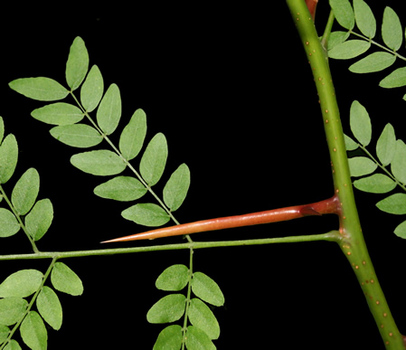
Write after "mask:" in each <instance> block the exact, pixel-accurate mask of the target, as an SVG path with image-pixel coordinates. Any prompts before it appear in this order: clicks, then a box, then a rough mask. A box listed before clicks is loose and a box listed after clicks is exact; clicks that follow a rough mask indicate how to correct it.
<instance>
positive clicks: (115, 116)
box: [96, 84, 121, 135]
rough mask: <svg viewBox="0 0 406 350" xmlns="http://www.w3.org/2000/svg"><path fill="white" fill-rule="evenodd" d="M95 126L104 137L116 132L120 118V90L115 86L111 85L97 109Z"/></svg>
mask: <svg viewBox="0 0 406 350" xmlns="http://www.w3.org/2000/svg"><path fill="white" fill-rule="evenodd" d="M96 118H97V124H98V125H99V126H100V129H102V130H103V132H104V133H105V134H106V135H110V134H112V133H113V132H114V130H116V128H117V126H118V123H119V121H120V118H121V97H120V90H119V89H118V86H117V85H116V84H111V85H110V86H109V88H108V89H107V91H106V93H105V95H104V97H103V99H102V100H101V102H100V105H99V108H98V109H97V114H96Z"/></svg>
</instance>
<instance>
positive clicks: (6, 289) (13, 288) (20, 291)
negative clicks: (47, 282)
mask: <svg viewBox="0 0 406 350" xmlns="http://www.w3.org/2000/svg"><path fill="white" fill-rule="evenodd" d="M43 277H44V275H43V274H42V272H41V271H38V270H33V269H29V270H20V271H17V272H14V273H13V274H11V275H10V276H8V277H7V278H6V279H5V280H4V281H3V282H2V283H1V284H0V297H2V298H7V297H18V298H25V297H28V296H30V295H31V294H33V293H34V292H36V291H37V290H38V288H39V287H40V286H41V283H42V279H43Z"/></svg>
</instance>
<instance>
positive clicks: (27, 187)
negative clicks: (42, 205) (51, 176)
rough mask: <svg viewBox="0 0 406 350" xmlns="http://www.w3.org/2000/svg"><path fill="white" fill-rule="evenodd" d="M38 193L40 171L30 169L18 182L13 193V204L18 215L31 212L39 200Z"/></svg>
mask: <svg viewBox="0 0 406 350" xmlns="http://www.w3.org/2000/svg"><path fill="white" fill-rule="evenodd" d="M38 192H39V174H38V171H37V170H35V169H34V168H30V169H28V170H27V171H26V172H25V173H24V174H23V175H22V176H21V178H20V179H19V180H18V181H17V183H16V184H15V186H14V188H13V192H12V193H11V203H12V204H13V206H14V208H15V209H16V211H17V213H18V215H25V214H27V213H28V212H29V211H30V210H31V208H32V206H33V205H34V203H35V201H36V199H37V196H38Z"/></svg>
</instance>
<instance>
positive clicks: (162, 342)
mask: <svg viewBox="0 0 406 350" xmlns="http://www.w3.org/2000/svg"><path fill="white" fill-rule="evenodd" d="M181 346H182V327H181V326H179V325H176V324H174V325H171V326H168V327H166V328H164V329H163V330H162V331H161V333H159V335H158V339H157V340H156V342H155V344H154V347H153V350H161V349H165V350H179V349H180V348H181Z"/></svg>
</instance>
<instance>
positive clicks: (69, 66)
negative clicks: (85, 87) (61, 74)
mask: <svg viewBox="0 0 406 350" xmlns="http://www.w3.org/2000/svg"><path fill="white" fill-rule="evenodd" d="M88 68H89V54H88V52H87V49H86V46H85V42H84V41H83V39H82V38H80V37H76V38H75V40H73V43H72V45H71V47H70V51H69V56H68V61H67V62H66V71H65V75H66V82H67V83H68V86H69V87H70V88H71V90H72V91H74V90H76V89H77V88H78V87H79V86H80V84H82V81H83V79H84V78H85V76H86V73H87V70H88Z"/></svg>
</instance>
